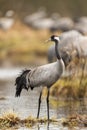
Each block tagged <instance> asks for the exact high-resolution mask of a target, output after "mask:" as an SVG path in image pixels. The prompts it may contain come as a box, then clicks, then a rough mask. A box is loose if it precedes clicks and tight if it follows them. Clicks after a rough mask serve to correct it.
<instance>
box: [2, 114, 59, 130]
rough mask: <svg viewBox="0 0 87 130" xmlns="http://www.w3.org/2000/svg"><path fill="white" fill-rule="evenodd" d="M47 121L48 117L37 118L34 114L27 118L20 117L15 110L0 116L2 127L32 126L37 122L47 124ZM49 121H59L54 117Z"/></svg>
mask: <svg viewBox="0 0 87 130" xmlns="http://www.w3.org/2000/svg"><path fill="white" fill-rule="evenodd" d="M47 122H48V120H47V118H40V119H37V118H34V117H32V116H29V117H27V118H26V119H20V118H19V116H18V115H17V114H16V113H15V112H13V111H9V112H6V113H4V114H3V115H2V116H0V128H2V129H7V128H18V127H21V126H24V127H28V128H30V127H33V126H34V125H36V124H37V123H39V124H45V123H47ZM49 122H50V123H57V122H58V121H57V119H55V118H52V119H50V121H49Z"/></svg>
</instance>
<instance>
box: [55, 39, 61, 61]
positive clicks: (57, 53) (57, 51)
mask: <svg viewBox="0 0 87 130" xmlns="http://www.w3.org/2000/svg"><path fill="white" fill-rule="evenodd" d="M55 52H56V57H57V59H58V60H60V59H61V56H60V54H59V50H58V41H57V40H55Z"/></svg>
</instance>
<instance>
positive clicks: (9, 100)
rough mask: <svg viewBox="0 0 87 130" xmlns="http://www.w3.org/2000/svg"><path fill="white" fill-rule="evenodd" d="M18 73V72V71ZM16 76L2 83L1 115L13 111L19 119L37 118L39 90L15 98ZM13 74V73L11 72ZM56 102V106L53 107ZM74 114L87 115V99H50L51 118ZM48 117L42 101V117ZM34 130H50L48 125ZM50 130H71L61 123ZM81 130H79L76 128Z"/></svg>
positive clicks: (81, 129) (0, 97)
mask: <svg viewBox="0 0 87 130" xmlns="http://www.w3.org/2000/svg"><path fill="white" fill-rule="evenodd" d="M17 72H18V71H17ZM17 72H15V75H14V76H12V78H11V77H10V78H8V79H9V80H7V78H6V79H5V78H4V80H1V81H0V115H2V113H4V112H6V111H9V110H13V111H14V112H16V113H18V115H19V117H21V118H26V117H28V116H33V117H36V115H37V108H38V97H39V88H36V89H34V90H33V91H31V90H29V91H28V92H27V91H26V90H23V91H22V93H21V97H19V98H15V85H14V84H15V76H16V73H17ZM10 73H11V72H10ZM53 102H55V104H56V106H54V105H53ZM73 113H80V114H81V113H82V114H87V99H85V100H84V101H83V100H82V101H73V100H72V99H68V100H67V101H64V100H63V99H61V100H59V99H54V98H52V97H50V117H55V118H57V119H61V118H64V117H66V116H67V115H69V114H73ZM46 116H47V108H46V100H45V98H43V99H42V104H41V111H40V117H46ZM32 129H34V130H48V126H47V124H45V125H36V126H34V127H32ZM18 130H29V129H28V128H24V127H21V128H19V129H18ZM49 130H69V128H67V127H63V126H62V125H61V123H58V124H56V125H55V124H50V125H49ZM75 130H79V128H75ZM80 130H86V129H85V128H80Z"/></svg>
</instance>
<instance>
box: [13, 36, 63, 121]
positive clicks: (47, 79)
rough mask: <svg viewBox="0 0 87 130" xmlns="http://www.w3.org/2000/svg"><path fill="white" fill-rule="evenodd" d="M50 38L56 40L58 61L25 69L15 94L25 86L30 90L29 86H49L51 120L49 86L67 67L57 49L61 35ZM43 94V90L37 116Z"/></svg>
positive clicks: (18, 94)
mask: <svg viewBox="0 0 87 130" xmlns="http://www.w3.org/2000/svg"><path fill="white" fill-rule="evenodd" d="M50 40H51V41H54V42H55V52H56V57H57V61H56V62H54V63H50V64H47V65H43V66H40V67H36V68H33V69H29V70H25V71H23V73H22V74H21V75H20V76H19V77H17V78H16V94H15V96H20V93H21V91H22V89H23V88H24V89H27V90H28V88H31V89H33V88H34V87H40V86H42V87H44V86H47V88H48V94H47V110H48V120H49V88H50V87H51V86H52V85H53V84H54V83H55V82H56V81H57V80H58V79H59V78H60V76H61V75H62V73H63V70H64V68H65V65H64V63H63V60H62V59H61V57H60V55H59V52H58V49H57V48H58V43H59V37H57V36H55V35H53V36H51V38H50ZM41 95H42V92H41V93H40V97H39V106H38V114H37V118H38V117H39V111H40V103H41Z"/></svg>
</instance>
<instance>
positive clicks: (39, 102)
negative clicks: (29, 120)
mask: <svg viewBox="0 0 87 130" xmlns="http://www.w3.org/2000/svg"><path fill="white" fill-rule="evenodd" d="M41 96H42V91H41V92H40V96H39V101H38V113H37V118H39V113H40V104H41Z"/></svg>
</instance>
